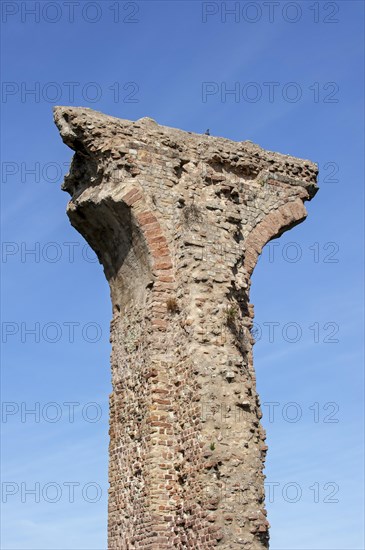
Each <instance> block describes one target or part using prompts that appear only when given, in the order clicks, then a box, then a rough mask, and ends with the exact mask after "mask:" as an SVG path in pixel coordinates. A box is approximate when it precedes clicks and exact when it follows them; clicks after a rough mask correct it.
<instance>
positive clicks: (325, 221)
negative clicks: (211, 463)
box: [1, 1, 364, 550]
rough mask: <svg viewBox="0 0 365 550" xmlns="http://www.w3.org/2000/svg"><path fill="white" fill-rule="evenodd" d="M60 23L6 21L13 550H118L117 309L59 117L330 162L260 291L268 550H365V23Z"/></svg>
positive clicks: (219, 12) (254, 12) (308, 9)
mask: <svg viewBox="0 0 365 550" xmlns="http://www.w3.org/2000/svg"><path fill="white" fill-rule="evenodd" d="M54 4H55V3H49V2H5V1H4V2H3V3H2V9H3V11H2V46H3V48H2V73H3V85H2V103H1V106H2V123H3V139H2V147H1V151H2V181H1V198H2V201H1V208H2V222H3V225H2V271H3V279H2V292H1V299H2V300H1V309H2V401H3V409H2V423H1V428H2V439H3V451H2V486H1V487H2V519H3V522H2V526H3V527H2V539H1V547H2V548H4V550H40V549H42V550H50V549H52V550H53V549H58V550H60V549H68V550H71V549H73V550H76V549H77V550H80V549H83V550H91V549H94V550H96V549H98V550H99V549H103V548H106V518H107V513H106V503H107V459H108V455H107V446H108V404H107V399H108V394H109V392H110V389H111V386H110V370H109V354H110V345H109V321H110V317H111V307H110V301H109V290H108V287H107V283H106V281H105V279H104V275H103V272H102V268H101V266H100V265H99V264H98V263H97V262H95V257H94V256H93V254H92V252H90V250H88V248H87V247H85V242H84V241H83V239H82V238H81V236H79V234H78V233H76V231H74V230H73V228H72V227H71V226H70V224H69V222H68V219H67V217H66V214H65V208H66V203H67V200H68V197H67V195H66V194H65V193H62V192H61V191H60V184H61V182H62V179H63V174H65V173H66V172H67V166H68V164H69V161H70V159H71V156H72V153H71V151H70V150H68V149H67V147H66V146H64V145H63V144H62V142H61V140H60V138H59V136H58V132H57V129H56V127H55V126H54V124H53V121H52V112H51V111H52V106H53V105H54V104H61V105H62V104H66V105H83V106H86V107H90V108H94V109H97V110H100V111H103V112H105V113H107V114H110V115H114V116H117V117H122V118H127V119H132V120H135V119H138V118H140V117H143V116H150V117H152V118H154V119H156V120H157V122H159V123H160V124H165V125H168V126H174V127H179V128H182V129H185V130H189V131H194V132H198V133H201V132H204V131H205V130H206V128H210V130H211V133H212V134H213V135H217V136H224V137H226V138H229V139H233V140H237V141H241V140H246V139H249V140H252V141H254V142H256V143H258V144H259V145H261V146H262V147H265V148H267V149H270V150H273V151H279V152H282V153H288V154H291V155H294V156H298V157H302V158H308V159H311V160H313V161H315V162H318V164H319V167H320V176H319V184H320V191H319V192H318V194H317V196H316V197H315V198H314V200H313V202H312V203H310V204H307V209H308V212H309V216H308V219H307V220H306V221H305V222H304V224H302V225H300V226H298V227H296V228H294V229H293V230H291V231H290V232H289V233H287V234H285V235H283V236H282V237H281V239H280V240H278V241H276V242H275V243H271V244H270V245H268V246H267V247H266V248H265V250H264V253H263V255H262V256H261V258H260V261H259V263H258V265H257V267H256V270H255V273H254V276H253V285H252V291H251V301H252V302H253V303H254V304H255V312H256V319H255V321H256V324H257V334H258V336H260V335H261V338H258V342H257V344H256V346H255V367H256V371H257V383H258V389H259V392H260V395H261V402H262V409H263V413H264V418H263V423H264V425H265V427H266V429H267V434H268V445H269V452H268V458H267V467H266V475H267V480H266V481H267V484H268V486H267V487H268V489H270V491H274V492H273V493H272V492H270V495H273V496H272V498H270V500H272V502H268V503H267V506H268V512H269V520H270V523H271V524H272V528H271V547H272V548H273V549H274V550H350V549H351V550H355V549H356V550H360V549H362V548H364V539H363V527H362V514H363V509H362V500H363V440H362V437H363V436H362V434H363V410H364V409H363V397H364V391H363V390H364V384H363V329H364V327H363V313H362V311H363V276H364V273H363V205H364V200H363V199H364V197H363V174H364V170H363V163H362V154H363V147H364V140H363V125H364V122H363V120H364V119H363V99H362V98H363V92H364V90H363V54H362V45H363V41H364V25H363V20H364V13H363V12H364V7H363V3H362V2H357V1H346V2H342V1H340V2H280V3H279V6H276V5H275V6H273V5H272V4H273V3H269V4H270V6H271V7H270V6H269V5H268V4H267V3H266V4H265V3H264V2H256V3H255V2H238V3H237V2H236V3H234V2H226V3H224V2H223V3H221V2H205V3H204V2H198V1H196V2H195V1H194V2H189V1H186V2H177V1H174V2H167V1H166V2H154V1H150V2H119V3H118V2H108V1H105V2H101V3H98V2H94V3H90V2H82V1H80V2H79V3H78V4H77V5H75V6H74V13H73V14H72V13H71V12H70V11H69V9H70V8H69V7H67V5H65V3H64V2H62V1H59V2H57V4H56V6H57V9H56V8H55V6H54ZM235 6H238V7H235ZM225 7H226V8H227V9H232V7H233V8H235V9H236V10H237V9H238V11H236V12H235V13H234V14H233V15H232V14H231V15H229V14H225V13H224V9H225ZM31 8H33V9H36V10H38V13H37V11H36V14H35V15H32V14H31V13H30V12H29V10H30V9H31ZM269 8H270V10H271V9H274V10H275V11H274V12H272V11H269ZM27 10H28V11H27ZM71 16H72V17H71ZM72 20H73V21H72ZM92 21H94V22H92ZM71 83H72V84H71ZM32 89H33V90H34V93H33V94H32V93H29V91H30V90H32ZM72 90H73V95H72V93H71V92H72ZM227 90H228V91H229V90H234V91H235V93H234V94H229V93H228V94H227ZM270 92H271V95H270ZM32 170H33V173H32ZM32 249H33V250H34V252H33V254H32V253H30V252H29V251H30V250H32ZM27 251H28V252H27ZM294 260H297V261H294ZM37 323H38V324H37ZM31 329H33V331H34V332H33V334H31V333H30V332H29V331H30V330H31ZM270 331H271V332H270ZM30 409H34V410H35V411H36V412H35V413H34V414H31V413H29V412H28V413H27V411H29V410H30ZM37 484H38V485H37ZM31 489H33V490H34V492H33V493H31V492H29V491H30V490H31ZM27 491H28V492H27ZM38 501H39V502H38Z"/></svg>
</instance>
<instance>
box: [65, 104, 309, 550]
mask: <svg viewBox="0 0 365 550" xmlns="http://www.w3.org/2000/svg"><path fill="white" fill-rule="evenodd" d="M55 121H56V124H57V126H58V128H59V130H60V133H61V136H62V139H63V141H64V142H65V143H66V144H67V145H68V146H69V147H71V149H73V150H74V151H75V155H74V157H73V160H72V165H71V169H70V172H69V174H68V175H67V176H66V177H65V181H64V184H63V189H64V190H65V191H68V192H69V193H70V195H71V200H70V202H69V204H68V208H67V213H68V216H69V218H70V220H71V223H72V225H73V226H74V227H75V228H76V229H77V230H78V231H79V232H80V233H81V234H82V235H83V236H84V237H85V239H86V240H87V241H88V243H89V244H90V246H91V247H92V248H93V249H94V250H95V252H96V254H97V256H98V258H99V260H100V262H101V263H102V265H103V267H104V271H105V275H106V278H107V280H108V282H109V285H110V292H111V299H112V304H113V319H112V321H111V342H112V355H111V365H112V386H113V390H112V394H111V396H110V447H109V451H110V462H109V482H110V490H109V527H108V533H109V543H108V547H109V548H110V549H118V550H121V549H132V548H136V549H138V548H142V549H147V548H148V549H159V550H160V549H166V548H177V549H182V548H190V549H194V550H198V549H207V550H208V549H212V548H222V549H228V548H230V549H232V548H246V549H253V550H256V549H257V550H258V549H261V550H262V549H263V548H267V547H268V539H269V537H268V522H267V519H266V511H265V505H264V475H263V465H264V460H265V453H266V449H267V448H266V446H265V433H264V430H263V428H262V426H261V424H260V418H261V411H260V404H259V397H258V395H257V392H256V383H255V372H254V369H253V361H252V345H253V343H254V341H253V335H252V334H251V329H252V323H253V321H252V320H253V306H252V305H251V304H250V303H249V289H250V276H251V273H252V271H253V269H254V267H255V264H256V262H257V259H258V256H259V254H260V253H261V250H262V248H263V246H264V245H265V244H266V243H267V242H268V241H270V239H273V238H275V237H278V236H280V235H281V234H282V233H283V232H284V231H286V230H287V229H290V228H291V227H293V226H294V225H296V224H298V223H300V222H301V221H303V220H304V219H305V217H306V210H305V208H304V205H303V203H304V201H306V200H310V199H311V198H312V197H313V196H314V194H315V193H316V191H317V187H316V176H317V166H316V165H315V164H312V163H311V162H308V161H303V160H299V159H296V158H293V157H290V156H286V155H280V154H277V153H271V152H268V151H264V150H263V149H261V148H260V147H259V146H258V145H255V144H253V143H251V142H249V141H246V142H233V141H229V140H227V139H223V138H216V137H210V136H205V135H197V134H193V133H190V132H183V131H181V130H177V129H173V128H166V127H164V126H159V125H158V124H157V123H156V122H155V121H153V120H152V119H150V118H143V119H141V120H138V121H136V122H131V121H128V120H120V119H117V118H112V117H109V116H105V115H103V114H100V113H97V112H95V111H92V110H90V109H83V108H74V107H56V108H55Z"/></svg>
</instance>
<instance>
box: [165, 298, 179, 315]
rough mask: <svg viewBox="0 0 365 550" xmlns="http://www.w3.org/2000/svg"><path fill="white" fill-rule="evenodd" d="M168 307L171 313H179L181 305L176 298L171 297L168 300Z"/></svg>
mask: <svg viewBox="0 0 365 550" xmlns="http://www.w3.org/2000/svg"><path fill="white" fill-rule="evenodd" d="M166 307H167V311H168V312H169V313H179V306H178V304H177V300H176V298H169V299H168V300H167V302H166Z"/></svg>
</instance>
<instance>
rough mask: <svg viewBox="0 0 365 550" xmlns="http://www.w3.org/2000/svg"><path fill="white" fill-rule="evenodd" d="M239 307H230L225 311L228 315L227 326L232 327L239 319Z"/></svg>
mask: <svg viewBox="0 0 365 550" xmlns="http://www.w3.org/2000/svg"><path fill="white" fill-rule="evenodd" d="M237 313H238V310H237V307H236V306H228V307H227V308H226V310H225V314H226V324H227V325H232V324H233V323H234V321H235V319H236V317H237Z"/></svg>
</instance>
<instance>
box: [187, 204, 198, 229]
mask: <svg viewBox="0 0 365 550" xmlns="http://www.w3.org/2000/svg"><path fill="white" fill-rule="evenodd" d="M183 217H184V222H185V224H186V225H191V224H194V223H198V222H201V221H202V215H201V213H200V210H199V208H198V207H197V206H196V205H195V204H194V203H192V204H189V205H188V206H185V207H184V209H183Z"/></svg>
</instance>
